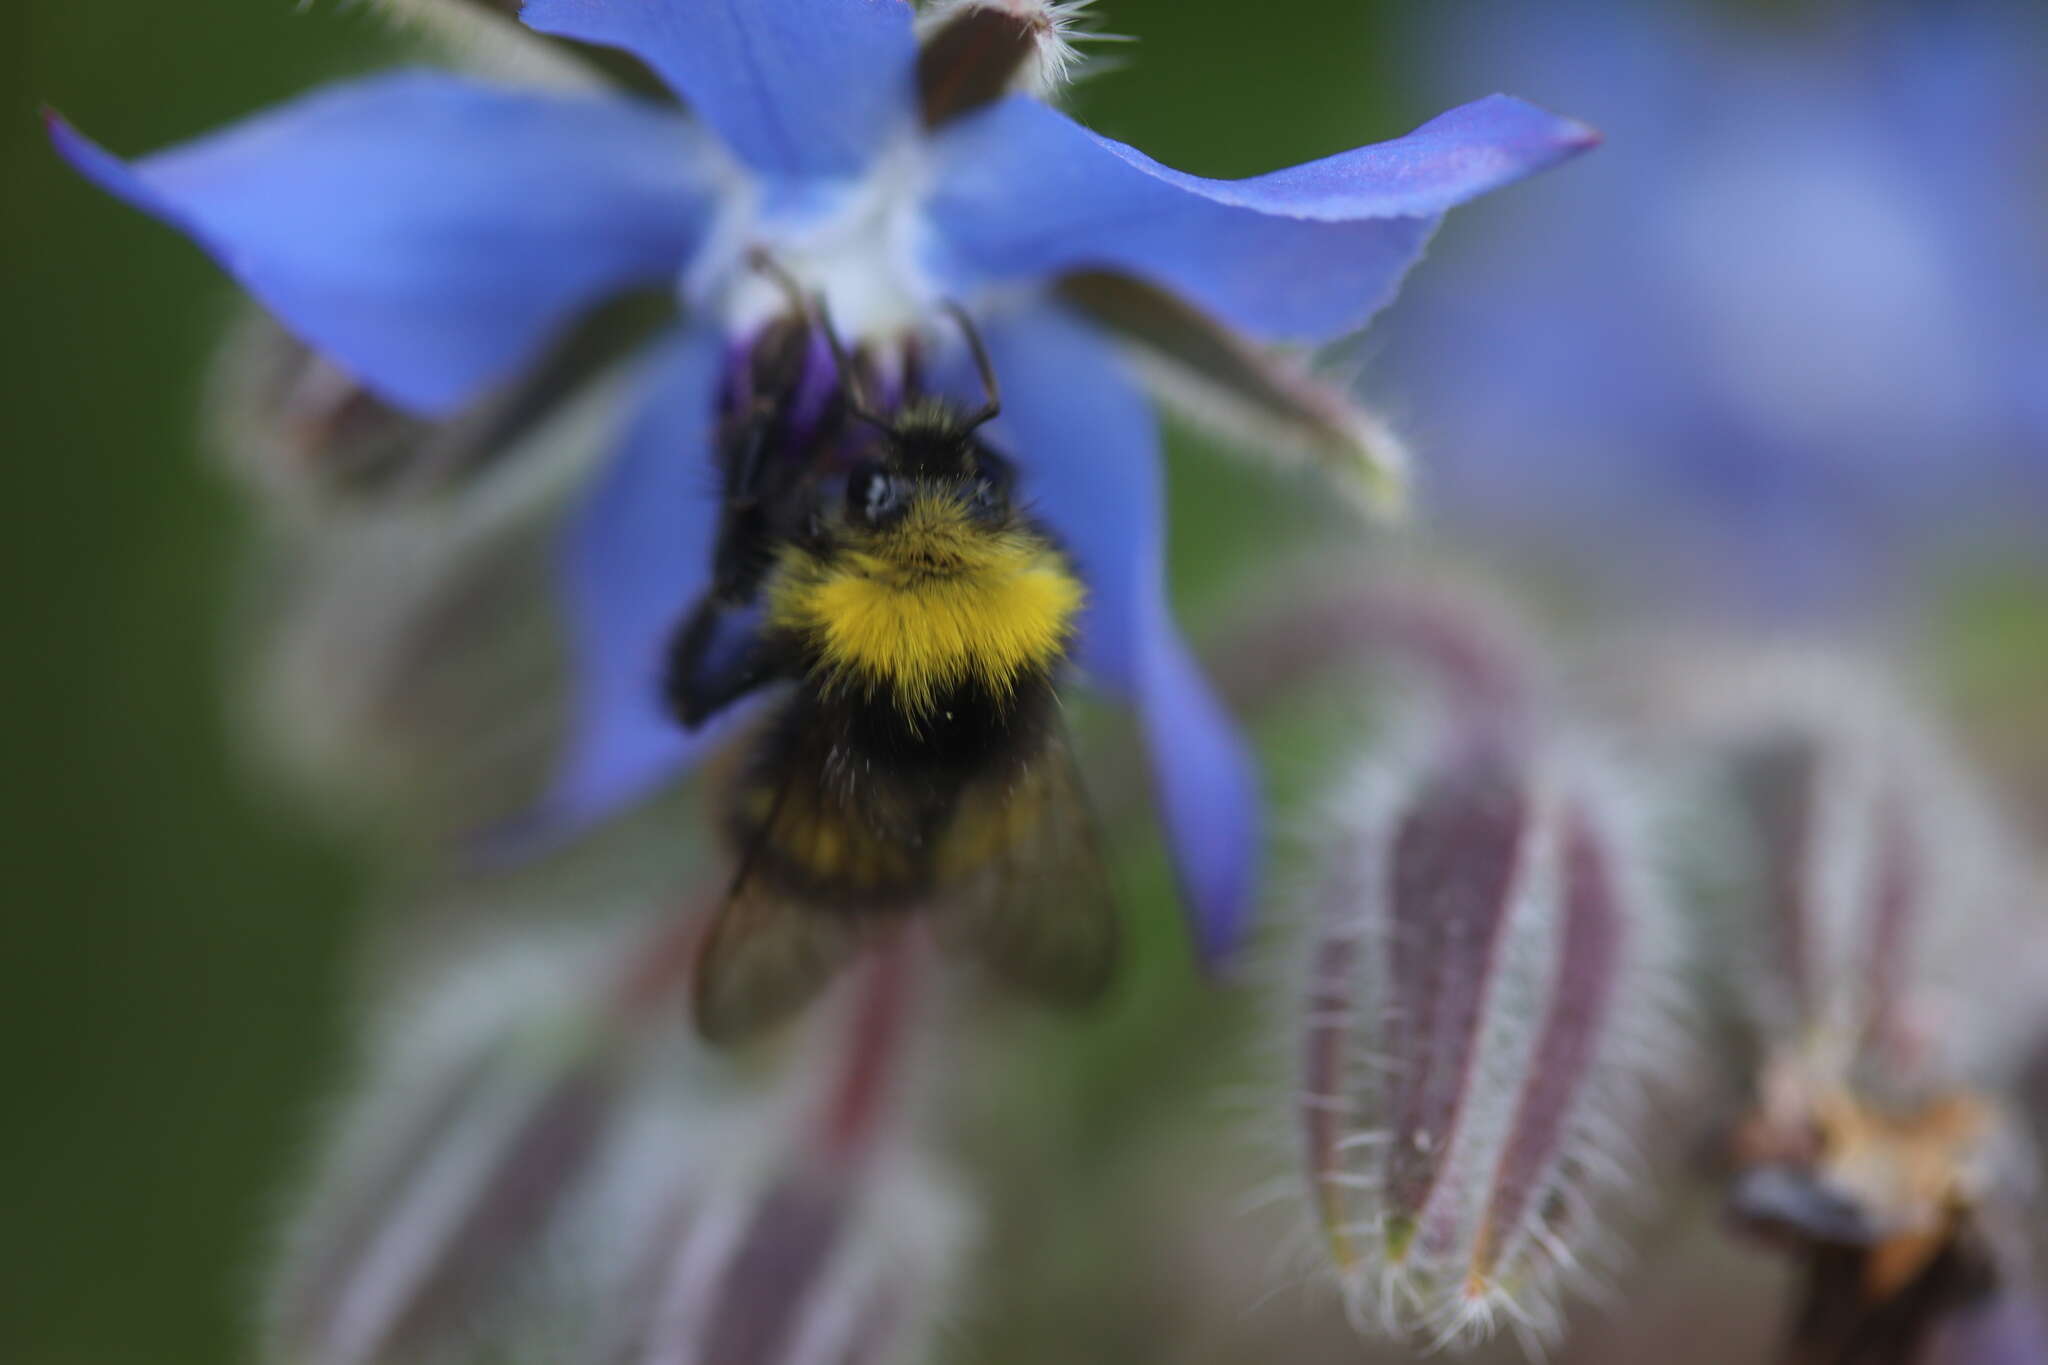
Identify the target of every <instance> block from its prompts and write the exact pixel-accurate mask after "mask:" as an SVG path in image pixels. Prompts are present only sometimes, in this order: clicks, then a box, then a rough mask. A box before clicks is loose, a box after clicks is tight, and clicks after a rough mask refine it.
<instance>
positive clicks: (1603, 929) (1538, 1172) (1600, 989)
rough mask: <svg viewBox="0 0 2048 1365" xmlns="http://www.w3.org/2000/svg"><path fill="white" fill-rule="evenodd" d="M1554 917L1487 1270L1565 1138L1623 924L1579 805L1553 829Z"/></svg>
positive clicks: (1610, 871)
mask: <svg viewBox="0 0 2048 1365" xmlns="http://www.w3.org/2000/svg"><path fill="white" fill-rule="evenodd" d="M1562 856H1563V863H1564V866H1563V869H1562V877H1563V888H1562V893H1563V897H1564V904H1563V906H1562V909H1561V912H1560V913H1561V914H1562V915H1563V918H1564V925H1563V928H1562V931H1561V932H1562V935H1563V938H1562V942H1561V943H1560V945H1559V948H1558V962H1557V981H1556V983H1555V984H1554V985H1553V986H1552V987H1551V997H1550V1008H1549V1010H1548V1012H1547V1013H1545V1015H1544V1017H1543V1020H1542V1022H1541V1024H1540V1025H1539V1027H1538V1032H1537V1035H1536V1047H1535V1051H1534V1052H1532V1053H1531V1054H1530V1057H1529V1070H1528V1075H1527V1077H1526V1078H1525V1080H1524V1082H1523V1085H1522V1093H1521V1097H1520V1099H1519V1101H1518V1107H1517V1109H1516V1112H1515V1119H1514V1126H1513V1128H1512V1129H1511V1130H1510V1132H1509V1134H1508V1137H1507V1141H1506V1143H1505V1145H1504V1147H1503V1149H1502V1152H1501V1159H1500V1165H1499V1168H1498V1169H1497V1171H1496V1172H1495V1175H1494V1184H1493V1195H1492V1198H1491V1201H1490V1202H1489V1203H1488V1206H1487V1218H1486V1226H1485V1229H1484V1231H1483V1232H1482V1233H1481V1234H1480V1244H1479V1251H1478V1253H1477V1254H1476V1255H1475V1257H1474V1262H1475V1263H1476V1264H1478V1265H1479V1266H1481V1267H1483V1268H1484V1270H1485V1271H1486V1272H1487V1273H1491V1272H1492V1271H1493V1270H1494V1269H1495V1267H1496V1266H1497V1265H1498V1264H1499V1262H1500V1261H1501V1260H1502V1259H1503V1258H1504V1257H1505V1256H1506V1255H1508V1254H1511V1253H1512V1251H1513V1250H1514V1247H1513V1245H1512V1242H1513V1239H1514V1238H1516V1237H1518V1236H1526V1235H1527V1230H1528V1228H1529V1226H1530V1221H1529V1220H1530V1218H1531V1215H1532V1214H1533V1215H1535V1216H1536V1217H1539V1218H1540V1217H1541V1216H1542V1214H1541V1212H1540V1211H1538V1210H1537V1209H1535V1207H1534V1204H1535V1200H1536V1199H1537V1197H1538V1196H1539V1195H1540V1194H1542V1193H1543V1182H1544V1181H1545V1180H1546V1179H1548V1178H1549V1177H1550V1175H1551V1174H1552V1172H1553V1170H1554V1168H1555V1166H1556V1163H1557V1160H1558V1157H1559V1154H1560V1153H1561V1152H1563V1151H1564V1150H1565V1148H1566V1144H1567V1136H1568V1135H1567V1132H1566V1125H1567V1124H1568V1122H1569V1120H1570V1118H1571V1114H1572V1109H1573V1107H1574V1106H1575V1105H1576V1104H1578V1103H1579V1101H1580V1094H1581V1090H1582V1088H1583V1086H1584V1084H1585V1078H1586V1077H1587V1076H1589V1075H1590V1074H1591V1073H1592V1069H1593V1066H1594V1063H1595V1060H1596V1057H1597V1053H1598V1049H1599V1045H1600V1038H1601V1030H1602V1028H1603V1026H1604V1025H1605V1024H1606V1022H1607V1017H1608V1010H1609V1007H1610V1006H1611V1004H1612V1003H1613V999H1614V995H1615V985H1616V982H1617V979H1618V977H1619V973H1620V969H1621V961H1620V957H1621V950H1622V946H1623V939H1624V935H1625V934H1626V932H1627V927H1626V925H1625V924H1624V922H1623V919H1622V909H1621V902H1620V896H1621V888H1620V887H1619V886H1618V885H1617V884H1616V881H1615V868H1614V865H1613V861H1612V858H1611V857H1610V854H1609V850H1608V848H1607V846H1606V844H1605V842H1604V841H1603V840H1602V839H1601V837H1600V835H1599V833H1598V832H1597V831H1596V830H1595V829H1594V828H1593V826H1592V824H1591V823H1590V821H1589V820H1588V818H1587V814H1586V812H1585V811H1584V810H1582V809H1577V808H1574V809H1573V810H1572V811H1571V812H1570V813H1569V815H1568V816H1567V817H1566V823H1565V826H1564V831H1563V849H1562Z"/></svg>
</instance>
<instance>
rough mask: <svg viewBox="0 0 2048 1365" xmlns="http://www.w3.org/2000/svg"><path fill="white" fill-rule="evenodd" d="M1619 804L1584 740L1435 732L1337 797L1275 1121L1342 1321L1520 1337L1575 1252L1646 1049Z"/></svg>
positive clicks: (1661, 975) (1649, 951) (1648, 914)
mask: <svg viewBox="0 0 2048 1365" xmlns="http://www.w3.org/2000/svg"><path fill="white" fill-rule="evenodd" d="M1634 815H1635V812H1634V811H1633V810H1631V809H1630V808H1629V807H1628V806H1627V805H1626V804H1625V803H1624V802H1623V801H1622V799H1621V798H1620V797H1619V795H1618V794H1617V792H1616V791H1615V789H1614V788H1613V786H1612V784H1611V780H1610V778H1609V777H1608V775H1607V774H1606V773H1605V772H1604V771H1603V770H1602V768H1601V766H1600V765H1599V764H1598V763H1596V762H1595V761H1594V760H1593V759H1592V758H1591V757H1590V756H1589V755H1585V754H1582V753H1579V752H1576V751H1567V750H1562V749H1552V748H1544V749H1540V750H1538V749H1534V748H1526V749H1525V748H1520V747H1517V746H1515V745H1512V744H1510V743H1507V742H1504V741H1500V740H1497V739H1475V738H1473V737H1472V736H1470V735H1469V734H1468V735H1462V736H1461V735H1458V734H1456V733H1453V734H1450V735H1448V736H1446V735H1443V734H1439V735H1437V736H1436V737H1435V738H1434V739H1432V740H1431V741H1430V742H1429V743H1428V744H1427V745H1426V746H1425V750H1424V752H1423V753H1422V755H1421V757H1420V758H1419V760H1411V761H1410V762H1408V763H1406V764H1404V765H1401V766H1399V767H1397V768H1396V769H1394V770H1392V771H1389V770H1388V769H1386V768H1384V767H1381V766H1378V765H1375V766H1373V767H1371V768H1369V769H1368V770H1367V771H1366V772H1365V773H1363V774H1362V775H1361V776H1360V777H1358V778H1357V779H1356V780H1355V781H1354V782H1353V783H1352V785H1351V786H1350V788H1349V789H1348V790H1347V791H1346V792H1345V794H1344V796H1343V798H1342V800H1341V802H1340V803H1339V816H1338V820H1337V830H1336V835H1335V838H1334V839H1333V840H1332V841H1331V843H1330V845H1329V848H1328V852H1327V854H1326V860H1325V863H1324V871H1323V875H1322V877H1321V880H1320V882H1319V883H1318V885H1317V886H1316V888H1315V890H1314V892H1313V895H1314V896H1315V898H1316V902H1315V907H1314V908H1315V925H1314V930H1313V942H1312V947H1311V968H1310V981H1309V989H1308V1005H1307V1009H1306V1010H1305V1012H1304V1014H1303V1016H1302V1022H1301V1028H1302V1033H1301V1039H1300V1057H1301V1073H1300V1085H1301V1099H1300V1119H1301V1126H1302V1141H1303V1146H1304V1156H1305V1158H1306V1161H1307V1167H1308V1176H1309V1196H1310V1200H1311V1203H1312V1206H1313V1208H1314V1211H1315V1214H1316V1219H1317V1222H1318V1223H1319V1225H1320V1227H1321V1230H1322V1236H1323V1241H1324V1243H1325V1245H1326V1246H1327V1248H1328V1252H1329V1255H1330V1257H1331V1259H1332V1260H1333V1261H1334V1263H1335V1267H1336V1270H1337V1273H1338V1276H1339V1278H1340V1280H1341V1282H1342V1284H1343V1287H1344V1290H1345V1292H1346V1295H1347V1297H1348V1299H1349V1302H1350V1304H1351V1307H1352V1310H1353V1314H1354V1316H1355V1317H1356V1318H1357V1319H1358V1320H1359V1321H1360V1323H1361V1325H1362V1326H1369V1327H1372V1328H1375V1329H1377V1330H1381V1331H1388V1332H1396V1333H1404V1334H1405V1333H1409V1332H1418V1331H1419V1332H1423V1333H1427V1334H1429V1335H1430V1336H1432V1337H1433V1338H1434V1339H1435V1340H1436V1341H1437V1342H1439V1343H1451V1342H1455V1341H1464V1340H1471V1339H1476V1338H1479V1337H1483V1336H1484V1335H1486V1334H1488V1333H1489V1332H1490V1331H1491V1330H1492V1329H1493V1328H1494V1327H1495V1326H1497V1325H1499V1324H1500V1322H1501V1321H1502V1320H1505V1321H1506V1322H1507V1323H1508V1324H1510V1325H1511V1326H1513V1328H1514V1329H1515V1330H1516V1331H1517V1332H1518V1333H1520V1334H1522V1335H1523V1336H1524V1337H1525V1338H1528V1339H1531V1340H1534V1339H1539V1338H1541V1337H1542V1336H1544V1335H1546V1334H1548V1333H1549V1332H1550V1331H1552V1330H1554V1323H1555V1310H1554V1306H1553V1302H1552V1300H1553V1291H1554V1289H1555V1287H1556V1283H1557V1281H1558V1280H1559V1278H1560V1277H1561V1276H1562V1275H1564V1274H1566V1273H1567V1272H1570V1271H1572V1270H1574V1269H1575V1268H1577V1267H1579V1266H1580V1265H1581V1264H1582V1263H1584V1262H1586V1261H1587V1260H1589V1259H1591V1258H1593V1257H1594V1256H1595V1254H1596V1253H1597V1252H1598V1250H1599V1247H1600V1241H1601V1239H1600V1234H1599V1230H1598V1228H1597V1226H1596V1221H1595V1220H1596V1217H1597V1210H1596V1208H1595V1206H1594V1196H1595V1195H1596V1193H1597V1192H1598V1188H1599V1187H1600V1186H1603V1185H1606V1184H1611V1183H1614V1182H1616V1181H1617V1180H1618V1179H1619V1178H1620V1174H1621V1171H1622V1169H1623V1162H1624V1158H1625V1157H1626V1156H1627V1155H1628V1153H1629V1151H1630V1150H1631V1149H1632V1148H1633V1147H1634V1146H1635V1143H1634V1141H1633V1139H1634V1137H1635V1133H1634V1131H1633V1129H1632V1125H1633V1124H1634V1123H1635V1121H1636V1119H1637V1117H1638V1116H1639V1113H1640V1092H1641V1091H1642V1090H1643V1089H1644V1088H1645V1083H1646V1081H1648V1080H1649V1079H1650V1076H1649V1075H1648V1074H1647V1073H1648V1071H1649V1068H1650V1067H1652V1066H1653V1065H1654V1064H1656V1063H1657V1062H1660V1061H1664V1060H1668V1056H1667V1054H1666V1051H1665V1044H1666V1043H1667V1035H1668V1022H1667V1021H1668V1012H1667V1010H1666V1007H1665V1004H1664V1002H1663V1001H1662V1000H1661V998H1660V997H1661V995H1662V992H1663V989H1664V987H1665V984H1666V983H1667V981H1668V980H1669V979H1670V962H1669V957H1670V954H1671V951H1672V949H1673V946H1674V938H1673V926H1672V924H1671V923H1670V920H1669V917H1668V915H1667V913H1666V910H1665V907H1664V904H1663V902H1662V899H1661V897H1660V895H1659V888H1658V886H1657V884H1656V882H1655V879H1654V878H1653V876H1652V875H1651V873H1650V870H1649V868H1648V867H1647V866H1646V861H1647V860H1646V856H1645V850H1644V848H1643V847H1642V840H1643V832H1642V831H1641V830H1640V829H1639V828H1638V827H1637V821H1636V819H1635V818H1634Z"/></svg>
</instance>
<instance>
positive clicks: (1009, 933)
mask: <svg viewBox="0 0 2048 1365" xmlns="http://www.w3.org/2000/svg"><path fill="white" fill-rule="evenodd" d="M940 866H941V868H942V871H943V875H942V883H943V884H944V885H945V886H946V887H947V889H946V890H943V891H941V892H940V893H939V894H938V895H937V896H936V897H935V905H934V915H933V919H934V927H935V929H936V930H937V931H938V933H939V935H940V937H941V939H942V941H944V942H945V943H946V944H947V945H948V946H950V947H952V948H953V949H955V950H956V951H959V952H962V953H965V954H966V955H968V956H971V957H973V958H975V959H977V960H979V961H980V962H982V963H983V964H985V965H986V966H987V967H988V968H989V970H990V971H991V972H992V973H994V974H995V975H996V976H997V977H998V978H1000V979H1002V980H1004V981H1007V982H1009V983H1011V984H1012V985H1015V986H1018V987H1020V988H1022V989H1024V990H1026V991H1029V992H1030V993H1031V994H1033V995H1037V996H1041V997H1043V998H1046V999H1049V1000H1052V1001H1054V1002H1057V1003H1061V1004H1068V1005H1077V1006H1078V1005H1085V1004H1088V1003H1089V1002H1091V1001H1093V1000H1095V999H1096V998H1098V997H1099V996H1101V995H1102V993H1103V992H1104V991H1105V990H1106V989H1107V988H1108V986H1109V983H1110V980H1111V978H1112V977H1113V976H1114V974H1115V970H1116V962H1117V956H1118V952H1119V932H1118V926H1117V916H1116V893H1115V888H1114V885H1113V884H1112V882H1111V880H1110V876H1109V869H1108V866H1107V865H1106V864H1105V862H1104V861H1103V856H1102V846H1101V843H1100V841H1099V840H1098V839H1097V837H1096V830H1095V821H1094V817H1093V813H1092V812H1091V811H1090V809H1089V806H1088V802H1087V796H1086V793H1085V792H1084V791H1083V789H1082V787H1081V781H1080V771H1079V769H1078V767H1077V766H1076V765H1075V763H1074V758H1073V754H1072V752H1071V751H1070V750H1069V748H1068V746H1067V743H1066V738H1065V736H1064V735H1063V734H1061V733H1060V732H1059V731H1058V730H1054V732H1053V734H1052V737H1051V740H1050V742H1049V743H1048V744H1047V746H1046V750H1045V752H1044V753H1043V754H1041V755H1040V756H1039V757H1038V758H1037V759H1036V760H1035V761H1033V762H1032V763H1031V764H1030V765H1029V766H1028V767H1027V768H1026V769H1025V770H1024V772H1023V773H1021V774H1007V775H1005V777H1004V778H1002V779H1000V780H991V781H984V782H979V783H976V784H974V785H972V786H970V787H969V788H968V790H967V791H966V792H965V793H963V794H962V798H961V803H960V806H959V809H958V811H957V813H956V814H955V816H954V818H953V821H952V822H951V824H950V826H949V827H948V830H947V834H946V838H945V843H944V845H943V847H942V849H941V855H940Z"/></svg>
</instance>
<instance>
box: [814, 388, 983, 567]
mask: <svg viewBox="0 0 2048 1365" xmlns="http://www.w3.org/2000/svg"><path fill="white" fill-rule="evenodd" d="M944 416H945V415H944V414H943V413H934V414H931V415H930V418H929V419H928V420H927V419H926V416H925V414H920V413H915V412H913V413H911V414H909V415H907V416H906V417H905V418H903V419H902V421H901V422H900V424H899V425H898V426H897V427H896V428H895V429H894V430H893V431H891V432H890V433H889V435H888V437H887V439H886V441H885V442H884V446H883V449H882V450H881V451H879V452H878V453H877V455H875V456H873V457H870V458H868V459H866V460H863V461H861V462H859V463H857V464H856V465H855V466H854V468H853V469H852V470H851V471H850V472H849V474H848V475H847V480H846V503H845V508H844V515H845V519H846V524H847V526H848V528H849V529H850V530H851V531H853V532H854V533H855V534H856V535H862V536H863V538H866V537H868V536H876V537H883V538H888V539H894V538H896V536H897V535H900V534H902V533H905V532H908V531H911V530H913V529H916V528H918V527H925V528H930V529H931V530H933V531H937V530H939V529H941V528H943V527H946V526H949V525H950V526H951V527H953V529H954V530H955V531H957V532H958V533H959V534H962V535H969V534H973V533H974V532H976V531H980V532H982V533H983V534H991V533H995V532H1000V531H1003V530H1005V529H1007V528H1008V527H1009V526H1010V525H1011V524H1012V522H1013V520H1014V516H1015V506H1014V502H1013V499H1012V490H1013V488H1014V486H1015V483H1016V477H1015V475H1014V473H1013V472H1012V471H1011V469H1010V465H1009V462H1008V461H1006V460H1004V459H1003V458H1002V457H1001V456H999V455H997V454H996V453H995V452H994V451H992V450H990V449H989V448H988V447H987V446H985V445H983V444H982V443H981V442H980V441H978V440H976V439H974V437H973V435H972V434H971V433H966V432H963V431H961V429H960V428H959V426H958V425H957V424H948V423H947V422H945V420H944Z"/></svg>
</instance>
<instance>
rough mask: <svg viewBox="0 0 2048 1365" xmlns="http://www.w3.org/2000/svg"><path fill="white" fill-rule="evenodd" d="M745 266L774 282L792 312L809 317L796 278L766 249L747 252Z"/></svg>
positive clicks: (759, 247) (761, 248)
mask: <svg viewBox="0 0 2048 1365" xmlns="http://www.w3.org/2000/svg"><path fill="white" fill-rule="evenodd" d="M747 264H748V265H750V266H752V267H753V268H754V269H756V270H758V271H760V272H761V273H762V274H763V275H766V276H767V277H768V278H769V279H771V280H773V281H775V284H776V286H777V287H778V288H780V289H781V290H782V295H783V297H784V298H786V299H788V300H789V306H790V309H791V310H792V311H793V312H795V313H797V314H798V315H800V316H803V317H809V316H810V310H809V309H808V308H806V307H805V306H804V287H803V286H802V285H800V284H798V283H797V282H796V276H794V275H792V274H790V273H789V271H788V270H787V269H786V268H784V266H783V264H782V262H780V261H778V260H776V259H775V257H774V256H773V255H771V254H770V253H769V251H768V248H766V247H761V246H757V247H755V248H753V249H752V250H751V251H749V252H748V253H747Z"/></svg>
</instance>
